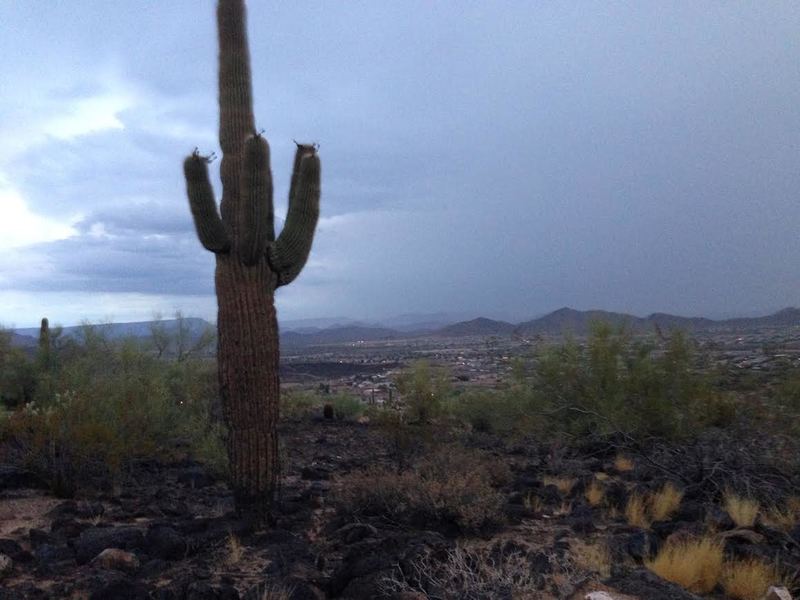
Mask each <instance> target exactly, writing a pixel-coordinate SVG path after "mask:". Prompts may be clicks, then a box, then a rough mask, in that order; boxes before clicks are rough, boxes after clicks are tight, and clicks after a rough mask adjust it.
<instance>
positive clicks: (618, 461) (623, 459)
mask: <svg viewBox="0 0 800 600" xmlns="http://www.w3.org/2000/svg"><path fill="white" fill-rule="evenodd" d="M635 466H636V465H634V463H633V461H632V460H631V459H630V458H628V457H627V456H623V455H622V454H617V457H616V458H615V459H614V468H615V469H616V470H617V471H619V472H620V473H627V472H628V471H633V468H634V467H635Z"/></svg>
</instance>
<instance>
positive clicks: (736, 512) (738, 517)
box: [722, 490, 761, 527]
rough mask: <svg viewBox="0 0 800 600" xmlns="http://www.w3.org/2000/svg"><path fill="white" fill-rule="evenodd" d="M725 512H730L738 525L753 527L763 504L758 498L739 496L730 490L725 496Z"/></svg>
mask: <svg viewBox="0 0 800 600" xmlns="http://www.w3.org/2000/svg"><path fill="white" fill-rule="evenodd" d="M722 500H723V504H724V507H725V512H727V513H728V515H729V516H730V518H731V519H733V522H734V523H736V525H737V527H752V526H753V525H755V522H756V518H757V517H758V513H759V511H760V510H761V505H760V504H759V502H758V500H755V499H753V498H748V497H744V496H739V495H738V494H736V493H735V492H732V491H730V490H728V491H726V492H725V494H724V496H723V499H722Z"/></svg>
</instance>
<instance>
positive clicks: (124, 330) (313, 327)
mask: <svg viewBox="0 0 800 600" xmlns="http://www.w3.org/2000/svg"><path fill="white" fill-rule="evenodd" d="M330 321H336V320H334V319H331V320H328V319H319V320H317V319H308V320H304V321H300V322H298V321H295V322H293V326H294V327H296V329H295V330H292V329H290V328H286V327H285V326H283V325H282V326H281V343H282V344H283V345H284V346H286V347H289V348H292V347H295V348H296V347H303V346H317V345H328V344H345V343H352V342H358V341H364V342H374V341H381V340H398V339H410V338H414V337H422V336H430V335H434V336H437V337H468V336H492V335H495V336H510V335H522V336H532V335H541V334H547V335H561V334H565V333H572V334H574V335H585V334H587V333H588V332H589V329H590V326H591V324H592V323H593V322H595V321H605V322H607V323H610V324H612V325H614V326H620V325H624V326H625V327H626V328H627V329H628V331H631V332H634V333H649V332H653V331H654V330H655V329H656V327H658V328H660V329H661V330H663V331H665V332H666V331H669V330H670V329H683V330H686V331H689V332H704V331H707V332H710V331H727V332H737V331H741V332H746V331H752V330H757V329H771V328H787V327H800V308H785V309H783V310H780V311H778V312H776V313H774V314H771V315H766V316H763V317H746V318H736V319H721V320H713V319H707V318H703V317H681V316H677V315H670V314H666V313H653V314H651V315H648V316H647V317H637V316H635V315H630V314H626V313H618V312H609V311H604V310H585V311H581V310H575V309H573V308H567V307H565V308H560V309H558V310H556V311H553V312H551V313H549V314H547V315H544V316H542V317H539V318H537V319H532V320H530V321H524V322H522V323H519V324H517V325H514V324H512V323H508V322H506V321H497V320H494V319H487V318H484V317H479V318H477V319H471V320H469V321H461V322H458V323H453V324H450V325H445V326H443V327H437V328H433V325H434V322H428V323H427V325H428V326H430V329H424V330H422V329H421V327H420V325H421V323H420V322H415V321H414V318H413V317H412V318H406V319H405V321H406V322H405V324H398V327H397V328H392V327H384V326H379V325H364V324H362V323H358V322H356V321H351V322H350V323H349V324H344V325H339V324H337V325H334V326H329V327H321V326H320V325H324V324H325V323H326V322H330ZM400 321H403V319H400ZM183 322H184V324H185V325H186V326H188V328H189V332H190V338H192V339H196V338H198V337H199V336H200V334H202V333H203V332H204V331H206V330H207V329H208V328H213V325H212V324H210V323H208V322H207V321H205V320H203V319H197V318H185V319H184V320H183ZM160 323H161V324H162V325H163V326H164V327H165V328H166V330H167V332H168V333H172V332H174V331H175V330H176V329H177V326H178V321H177V320H176V319H165V320H163V321H160ZM153 324H154V321H143V322H137V323H111V324H103V325H98V326H97V327H99V328H100V329H101V330H103V331H104V332H105V333H106V335H108V336H109V337H110V338H111V339H120V338H124V337H135V338H147V337H150V336H151V328H152V327H153ZM406 328H409V329H412V330H409V329H406ZM80 331H81V327H80V326H78V327H65V328H64V335H65V336H68V337H76V336H78V335H79V334H80ZM38 336H39V328H38V327H30V328H25V329H16V330H13V331H12V344H13V345H14V346H17V347H20V348H27V349H33V348H35V347H36V345H37V343H38V341H37V340H38Z"/></svg>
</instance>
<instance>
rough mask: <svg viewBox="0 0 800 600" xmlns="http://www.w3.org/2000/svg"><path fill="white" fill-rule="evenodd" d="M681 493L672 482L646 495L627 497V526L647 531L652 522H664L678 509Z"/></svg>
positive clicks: (635, 494)
mask: <svg viewBox="0 0 800 600" xmlns="http://www.w3.org/2000/svg"><path fill="white" fill-rule="evenodd" d="M682 500H683V492H682V491H681V490H679V489H678V488H677V487H675V484H674V483H672V482H669V481H668V482H667V483H665V484H664V485H663V486H661V489H659V490H658V491H656V492H652V493H650V494H647V495H643V494H640V493H638V492H636V493H633V494H631V495H630V496H629V497H628V502H627V504H626V505H625V519H626V520H627V521H628V524H629V525H633V526H634V527H641V528H642V529H647V528H648V527H650V524H651V523H652V522H653V521H665V520H667V519H668V518H669V517H671V516H672V515H673V514H674V513H675V512H676V511H677V510H678V508H680V505H681V501H682Z"/></svg>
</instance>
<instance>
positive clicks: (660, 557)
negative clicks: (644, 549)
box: [645, 537, 723, 594]
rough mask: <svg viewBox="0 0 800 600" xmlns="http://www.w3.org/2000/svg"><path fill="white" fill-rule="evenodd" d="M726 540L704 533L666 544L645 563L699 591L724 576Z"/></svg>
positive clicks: (713, 585) (674, 580)
mask: <svg viewBox="0 0 800 600" xmlns="http://www.w3.org/2000/svg"><path fill="white" fill-rule="evenodd" d="M722 565H723V544H722V543H721V542H719V541H718V540H715V539H714V538H712V537H703V538H699V539H694V540H687V541H682V542H673V543H669V542H668V543H667V544H665V545H664V546H663V547H662V548H661V550H660V551H659V552H658V554H657V555H656V557H655V558H654V559H652V560H646V561H645V566H646V567H647V568H648V569H650V570H651V571H652V572H653V573H655V574H656V575H658V576H659V577H661V578H662V579H666V580H667V581H671V582H673V583H677V584H678V585H680V586H681V587H683V588H685V589H687V590H689V591H691V592H695V593H697V594H706V593H708V592H710V591H711V590H713V589H714V588H715V587H716V585H717V583H718V582H719V580H720V577H721V576H722Z"/></svg>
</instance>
